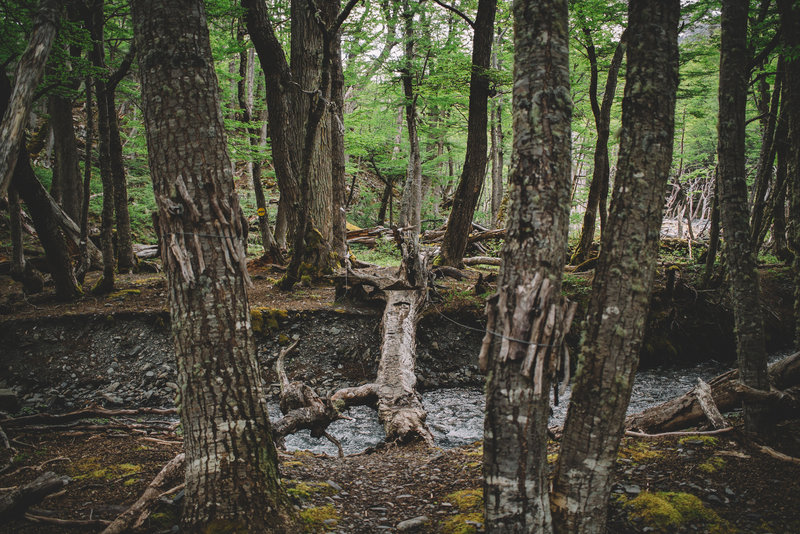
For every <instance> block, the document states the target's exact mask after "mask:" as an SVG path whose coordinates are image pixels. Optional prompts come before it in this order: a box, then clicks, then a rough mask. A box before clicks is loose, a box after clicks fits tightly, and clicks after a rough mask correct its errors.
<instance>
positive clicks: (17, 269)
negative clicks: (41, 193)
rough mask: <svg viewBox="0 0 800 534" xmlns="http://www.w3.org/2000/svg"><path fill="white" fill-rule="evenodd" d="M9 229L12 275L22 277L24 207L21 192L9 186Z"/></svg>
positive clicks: (23, 260) (23, 268)
mask: <svg viewBox="0 0 800 534" xmlns="http://www.w3.org/2000/svg"><path fill="white" fill-rule="evenodd" d="M8 230H9V232H10V233H11V276H19V277H22V274H23V273H24V272H25V252H24V250H23V243H22V208H21V207H20V205H19V193H17V189H16V188H14V187H9V188H8Z"/></svg>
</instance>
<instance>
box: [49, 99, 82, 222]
mask: <svg viewBox="0 0 800 534" xmlns="http://www.w3.org/2000/svg"><path fill="white" fill-rule="evenodd" d="M47 108H48V111H49V112H50V124H51V125H52V126H53V145H54V152H55V165H54V166H53V185H54V187H53V189H52V190H51V191H52V195H53V197H55V198H57V199H58V201H59V203H60V204H61V206H62V207H63V208H64V211H65V212H66V213H67V215H69V216H70V218H71V219H72V220H73V221H79V220H80V218H81V173H80V169H79V166H78V160H79V158H78V144H77V143H76V141H75V128H74V127H73V122H72V99H70V98H65V97H63V96H60V95H51V96H50V97H49V98H48V100H47Z"/></svg>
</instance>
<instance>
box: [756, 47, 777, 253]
mask: <svg viewBox="0 0 800 534" xmlns="http://www.w3.org/2000/svg"><path fill="white" fill-rule="evenodd" d="M783 64H784V60H783V58H782V57H779V58H778V72H777V74H776V75H775V86H774V88H773V90H772V99H771V101H770V103H769V106H768V108H767V119H766V121H765V122H766V124H765V125H764V131H763V132H762V135H761V150H760V152H759V154H758V166H757V167H756V178H755V184H754V185H753V207H752V209H751V211H750V244H751V247H752V249H753V253H754V254H758V250H759V249H760V248H761V243H762V241H761V239H760V235H761V228H762V226H764V218H765V217H766V211H767V190H768V189H769V188H770V185H772V187H773V188H774V187H775V185H774V184H772V167H773V165H774V163H775V152H776V150H777V146H776V139H775V132H776V125H777V122H778V102H779V100H780V94H781V82H782V74H783V72H782V71H783V69H784V65H783Z"/></svg>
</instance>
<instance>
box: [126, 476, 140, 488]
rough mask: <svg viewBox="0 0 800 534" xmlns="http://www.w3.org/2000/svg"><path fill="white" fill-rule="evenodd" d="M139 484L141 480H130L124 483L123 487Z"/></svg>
mask: <svg viewBox="0 0 800 534" xmlns="http://www.w3.org/2000/svg"><path fill="white" fill-rule="evenodd" d="M138 483H139V479H138V478H129V479H128V480H126V481H125V482H123V483H122V485H123V486H133V485H135V484H138Z"/></svg>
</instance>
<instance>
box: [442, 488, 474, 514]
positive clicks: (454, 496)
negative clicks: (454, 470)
mask: <svg viewBox="0 0 800 534" xmlns="http://www.w3.org/2000/svg"><path fill="white" fill-rule="evenodd" d="M445 500H446V501H447V502H451V503H453V504H455V505H456V506H458V509H459V510H461V511H462V512H468V511H477V510H482V509H483V490H482V489H465V490H461V491H456V492H455V493H451V494H450V495H448V496H447V497H445Z"/></svg>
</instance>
